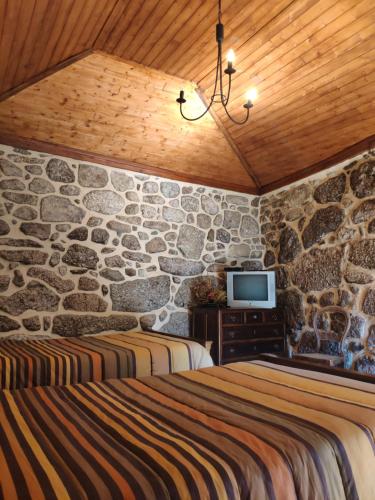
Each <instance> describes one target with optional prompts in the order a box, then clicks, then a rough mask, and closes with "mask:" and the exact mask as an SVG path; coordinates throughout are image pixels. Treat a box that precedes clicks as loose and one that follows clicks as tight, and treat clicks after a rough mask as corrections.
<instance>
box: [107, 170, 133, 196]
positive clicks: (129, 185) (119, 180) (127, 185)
mask: <svg viewBox="0 0 375 500" xmlns="http://www.w3.org/2000/svg"><path fill="white" fill-rule="evenodd" d="M111 182H112V185H113V187H114V188H115V189H117V191H121V192H122V191H130V190H131V189H133V188H134V181H133V179H132V177H130V176H129V175H127V174H125V173H124V172H116V170H112V172H111Z"/></svg>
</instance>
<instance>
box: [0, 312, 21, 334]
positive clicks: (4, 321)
mask: <svg viewBox="0 0 375 500" xmlns="http://www.w3.org/2000/svg"><path fill="white" fill-rule="evenodd" d="M19 328H21V325H20V324H19V323H17V321H15V320H14V319H11V318H8V316H0V332H11V331H13V330H18V329H19Z"/></svg>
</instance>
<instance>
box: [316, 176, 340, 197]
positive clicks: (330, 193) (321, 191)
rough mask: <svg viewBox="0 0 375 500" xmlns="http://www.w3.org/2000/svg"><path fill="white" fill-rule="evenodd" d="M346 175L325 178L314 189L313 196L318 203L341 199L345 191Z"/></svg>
mask: <svg viewBox="0 0 375 500" xmlns="http://www.w3.org/2000/svg"><path fill="white" fill-rule="evenodd" d="M345 186H346V175H345V174H340V175H337V176H336V177H332V178H331V179H328V180H326V181H325V182H323V183H322V184H320V185H319V186H318V187H317V188H316V189H315V191H314V194H313V196H314V198H315V200H316V201H317V202H318V203H330V202H335V201H341V199H342V196H343V194H344V193H345Z"/></svg>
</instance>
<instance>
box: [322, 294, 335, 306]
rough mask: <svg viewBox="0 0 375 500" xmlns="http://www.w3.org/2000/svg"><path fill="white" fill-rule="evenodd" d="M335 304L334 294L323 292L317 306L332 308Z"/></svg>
mask: <svg viewBox="0 0 375 500" xmlns="http://www.w3.org/2000/svg"><path fill="white" fill-rule="evenodd" d="M334 303H335V294H334V293H333V292H325V293H323V294H322V295H321V297H320V299H319V304H320V305H321V306H322V307H327V306H333V304H334Z"/></svg>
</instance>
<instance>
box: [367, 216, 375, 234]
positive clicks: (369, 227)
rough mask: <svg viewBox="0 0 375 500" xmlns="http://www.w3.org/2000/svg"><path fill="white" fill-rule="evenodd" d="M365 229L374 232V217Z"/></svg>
mask: <svg viewBox="0 0 375 500" xmlns="http://www.w3.org/2000/svg"><path fill="white" fill-rule="evenodd" d="M367 231H368V232H369V233H370V234H372V233H375V219H373V220H372V221H371V222H370V224H369V225H368V228H367Z"/></svg>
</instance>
